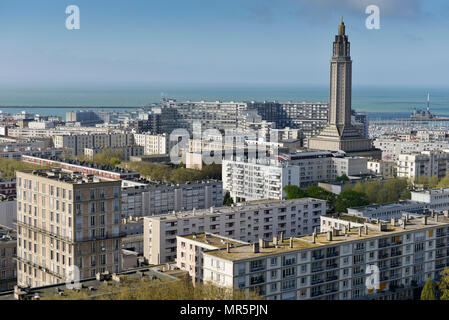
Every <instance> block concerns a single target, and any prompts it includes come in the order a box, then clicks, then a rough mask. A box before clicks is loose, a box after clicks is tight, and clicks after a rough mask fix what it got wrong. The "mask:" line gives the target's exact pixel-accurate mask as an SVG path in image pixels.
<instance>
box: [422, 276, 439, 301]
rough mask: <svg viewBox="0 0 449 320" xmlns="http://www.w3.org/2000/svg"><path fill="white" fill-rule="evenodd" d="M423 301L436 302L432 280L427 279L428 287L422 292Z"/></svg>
mask: <svg viewBox="0 0 449 320" xmlns="http://www.w3.org/2000/svg"><path fill="white" fill-rule="evenodd" d="M421 300H436V299H435V292H434V288H433V282H432V279H430V278H427V282H426V285H425V286H424V288H423V289H422V291H421Z"/></svg>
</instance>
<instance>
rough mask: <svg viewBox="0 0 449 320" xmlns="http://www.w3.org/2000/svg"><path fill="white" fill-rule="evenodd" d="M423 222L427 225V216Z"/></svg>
mask: <svg viewBox="0 0 449 320" xmlns="http://www.w3.org/2000/svg"><path fill="white" fill-rule="evenodd" d="M423 224H424V225H427V216H424V217H423Z"/></svg>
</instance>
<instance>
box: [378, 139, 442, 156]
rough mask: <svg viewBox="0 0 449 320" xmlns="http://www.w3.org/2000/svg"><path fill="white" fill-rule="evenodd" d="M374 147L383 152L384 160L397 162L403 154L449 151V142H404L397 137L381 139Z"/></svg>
mask: <svg viewBox="0 0 449 320" xmlns="http://www.w3.org/2000/svg"><path fill="white" fill-rule="evenodd" d="M374 146H375V147H376V148H378V149H380V150H382V159H383V160H386V161H397V160H399V155H401V154H411V153H421V152H422V151H441V150H445V149H449V143H448V142H447V141H422V140H413V141H409V140H403V139H398V138H395V137H380V138H377V139H376V140H374Z"/></svg>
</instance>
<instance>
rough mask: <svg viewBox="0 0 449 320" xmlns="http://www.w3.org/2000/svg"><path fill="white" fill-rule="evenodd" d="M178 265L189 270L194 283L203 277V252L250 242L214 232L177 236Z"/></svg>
mask: <svg viewBox="0 0 449 320" xmlns="http://www.w3.org/2000/svg"><path fill="white" fill-rule="evenodd" d="M176 241H177V245H176V248H177V254H176V266H177V267H178V268H179V269H181V270H185V271H187V272H189V275H190V277H191V278H192V282H193V284H195V283H197V282H201V281H202V279H203V254H202V253H203V252H204V251H207V250H216V249H222V248H227V246H241V245H246V244H248V242H244V241H238V240H234V239H232V238H227V237H223V236H219V235H216V234H213V233H207V232H206V233H200V234H193V235H188V236H177V237H176Z"/></svg>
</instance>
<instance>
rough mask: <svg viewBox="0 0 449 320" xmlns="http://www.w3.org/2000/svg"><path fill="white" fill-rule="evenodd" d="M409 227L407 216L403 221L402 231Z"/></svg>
mask: <svg viewBox="0 0 449 320" xmlns="http://www.w3.org/2000/svg"><path fill="white" fill-rule="evenodd" d="M406 225H407V216H405V217H404V219H403V220H402V229H405V226H406Z"/></svg>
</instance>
